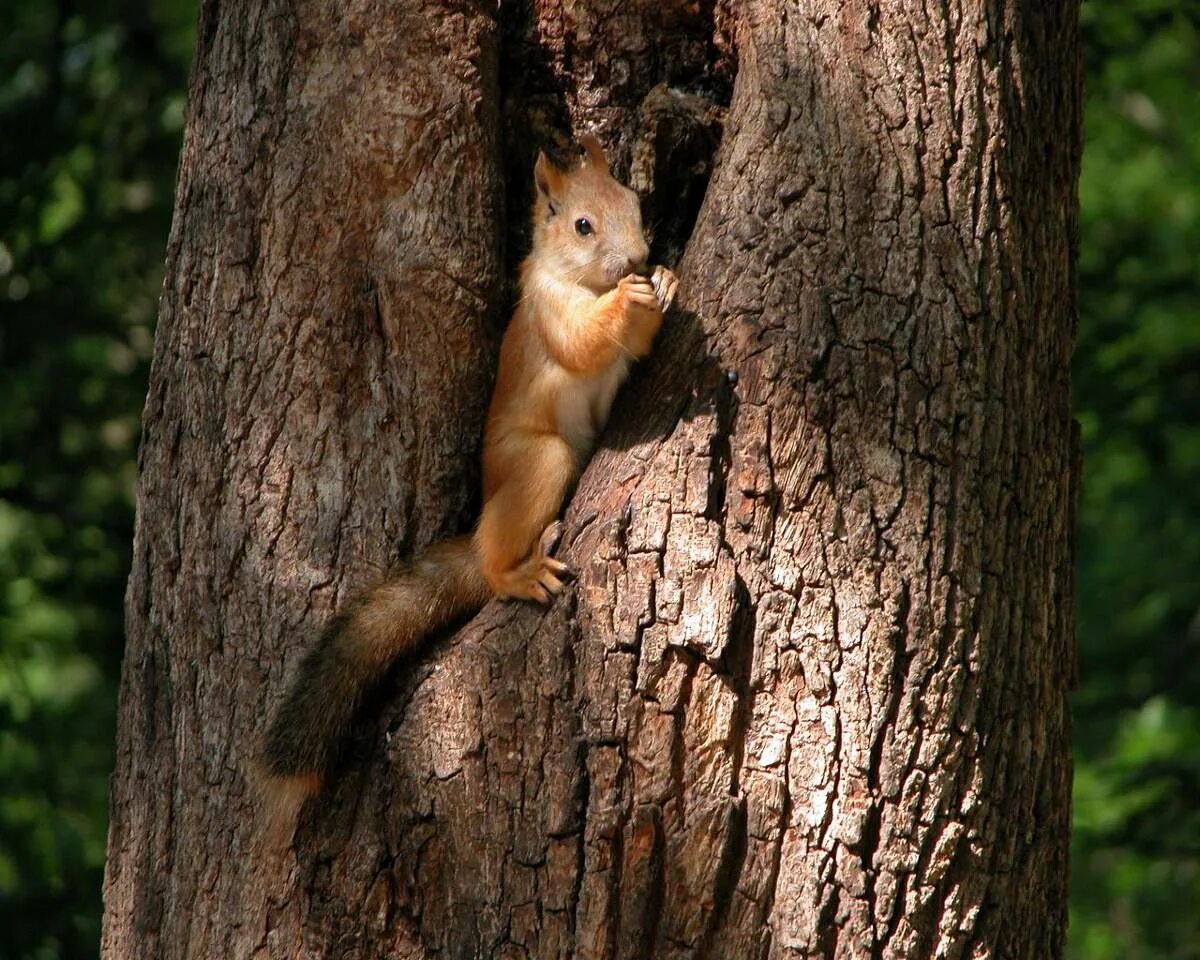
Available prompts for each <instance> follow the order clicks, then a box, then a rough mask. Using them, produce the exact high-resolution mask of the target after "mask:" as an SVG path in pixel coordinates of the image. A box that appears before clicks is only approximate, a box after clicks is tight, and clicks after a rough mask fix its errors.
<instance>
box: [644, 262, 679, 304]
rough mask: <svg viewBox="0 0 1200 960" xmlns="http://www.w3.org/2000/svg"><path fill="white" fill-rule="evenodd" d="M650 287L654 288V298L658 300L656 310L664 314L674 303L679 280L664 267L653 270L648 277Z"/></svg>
mask: <svg viewBox="0 0 1200 960" xmlns="http://www.w3.org/2000/svg"><path fill="white" fill-rule="evenodd" d="M650 285H651V286H652V287H653V288H654V296H655V298H656V299H657V300H658V308H659V309H660V310H662V312H663V313H666V312H667V311H668V310H670V309H671V304H672V303H674V302H675V288H676V287H678V286H679V278H678V277H677V276H675V274H673V273H672V272H671V271H670V270H668V269H667V268H666V267H664V266H661V265H660V266H657V267H655V268H654V274H653V276H651V277H650Z"/></svg>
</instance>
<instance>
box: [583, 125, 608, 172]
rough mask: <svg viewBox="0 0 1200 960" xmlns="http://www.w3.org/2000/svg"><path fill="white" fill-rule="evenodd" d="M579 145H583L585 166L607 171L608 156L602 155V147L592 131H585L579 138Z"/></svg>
mask: <svg viewBox="0 0 1200 960" xmlns="http://www.w3.org/2000/svg"><path fill="white" fill-rule="evenodd" d="M579 145H580V146H581V147H583V152H584V156H583V165H584V166H585V167H592V168H593V169H595V170H600V171H602V172H603V173H608V158H607V157H606V156H604V147H603V146H601V145H600V141H599V140H598V139H597V138H596V135H595V134H594V133H585V134H584V135H583V136H582V137H580V138H579Z"/></svg>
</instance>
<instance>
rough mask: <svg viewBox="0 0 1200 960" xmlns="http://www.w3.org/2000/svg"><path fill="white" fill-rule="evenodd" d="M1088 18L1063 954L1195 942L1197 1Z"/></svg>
mask: <svg viewBox="0 0 1200 960" xmlns="http://www.w3.org/2000/svg"><path fill="white" fill-rule="evenodd" d="M1083 18H1084V20H1083V23H1084V32H1085V39H1086V51H1087V60H1086V82H1087V87H1088V105H1087V118H1086V126H1085V137H1086V146H1085V150H1084V163H1083V177H1082V182H1081V184H1080V199H1081V204H1082V215H1083V222H1082V237H1081V239H1082V249H1081V259H1080V312H1081V324H1080V341H1079V352H1078V354H1077V359H1076V366H1075V385H1076V390H1075V395H1076V409H1077V415H1078V417H1079V420H1080V423H1081V426H1082V434H1083V442H1084V486H1083V493H1082V498H1081V503H1080V529H1079V589H1078V618H1079V657H1080V680H1081V683H1080V689H1079V693H1078V695H1077V697H1076V700H1075V714H1076V730H1077V738H1076V740H1077V750H1076V768H1077V770H1076V779H1075V835H1074V850H1073V864H1072V918H1071V937H1070V939H1071V954H1072V956H1073V957H1078V958H1087V960H1109V958H1112V960H1116V958H1122V960H1127V958H1140V957H1161V958H1190V957H1200V910H1198V909H1197V904H1200V809H1198V808H1197V804H1196V801H1195V798H1196V797H1197V796H1200V710H1197V705H1200V660H1198V659H1197V656H1196V654H1197V652H1198V648H1200V619H1197V618H1198V614H1200V593H1198V592H1197V586H1198V585H1200V583H1198V577H1197V574H1198V572H1200V483H1197V466H1198V465H1200V93H1198V92H1197V91H1200V4H1197V3H1180V2H1166V0H1136V2H1130V0H1104V2H1095V0H1092V2H1087V3H1085V4H1084V8H1083Z"/></svg>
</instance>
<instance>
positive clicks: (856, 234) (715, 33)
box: [103, 0, 1080, 960]
mask: <svg viewBox="0 0 1200 960" xmlns="http://www.w3.org/2000/svg"><path fill="white" fill-rule="evenodd" d="M1077 13H1078V11H1077V6H1076V5H1075V4H1074V3H1070V2H1051V3H1049V4H1048V5H1047V4H1045V3H1043V4H1038V5H1037V6H1036V7H1034V6H1033V5H1031V4H1027V3H1018V2H1008V3H991V2H989V3H983V2H972V3H956V4H950V5H948V6H943V7H941V8H938V9H937V10H930V9H928V8H927V7H926V5H924V4H920V3H915V2H914V3H908V2H904V0H895V2H886V3H879V2H875V3H869V2H853V3H849V4H846V3H841V4H832V3H828V2H816V0H812V2H802V3H800V4H798V5H791V4H783V3H775V2H756V0H746V2H742V3H738V4H726V3H721V4H716V5H714V4H708V3H701V4H696V5H682V4H661V5H646V7H645V8H644V9H643V8H639V7H634V8H631V7H630V5H628V4H622V3H617V2H615V0H610V2H601V3H596V4H591V5H588V6H586V8H584V6H583V5H566V4H558V3H554V2H547V3H539V4H537V5H524V4H517V3H506V4H502V5H501V6H500V8H499V11H497V10H496V9H495V8H493V7H490V6H489V7H483V6H477V5H473V4H455V5H444V4H434V3H425V4H421V3H414V2H408V3H402V4H399V5H386V6H385V5H378V4H376V3H373V2H369V0H356V2H354V3H352V4H350V5H349V6H346V5H341V6H340V7H339V8H338V9H337V10H334V9H333V8H319V9H318V8H313V7H310V6H305V5H302V6H301V7H299V8H296V9H294V10H293V8H292V7H288V6H284V5H282V4H276V3H268V4H267V5H266V6H265V7H263V8H261V9H258V10H254V11H247V10H243V9H239V8H236V7H231V6H229V5H226V4H221V5H217V4H215V3H206V4H205V5H204V9H203V12H202V16H201V31H200V36H201V42H200V49H199V51H198V55H197V63H196V67H195V70H194V75H193V80H192V91H191V105H190V108H189V110H190V112H189V120H188V128H187V134H186V141H185V147H184V153H183V157H182V160H181V170H180V182H179V193H178V200H177V207H176V215H175V224H174V227H173V230H172V237H171V242H170V247H169V256H168V264H167V281H166V285H165V288H164V297H163V303H162V308H161V312H160V324H159V332H158V340H157V344H156V356H155V363H154V368H153V371H152V375H151V385H150V395H149V397H148V400H147V407H146V416H145V434H144V439H143V446H142V454H141V481H140V490H139V519H138V531H137V541H136V545H135V556H134V568H133V573H132V576H131V580H130V588H129V595H128V605H127V609H128V619H129V642H128V648H127V653H126V660H125V668H124V670H125V672H124V679H123V684H122V694H121V712H120V717H121V722H120V732H119V748H118V767H117V772H116V776H115V778H114V782H113V817H112V827H111V832H110V841H109V864H108V871H107V876H106V882H105V903H106V915H105V933H104V943H103V953H104V956H105V957H108V958H113V960H115V958H119V957H138V958H142V957H182V956H238V957H240V956H263V957H267V956H280V957H292V956H301V955H303V956H321V957H330V958H333V957H344V956H354V957H358V958H371V957H385V956H387V957H397V956H398V957H411V958H427V957H428V958H431V957H435V956H447V957H485V956H486V957H502V958H516V957H567V956H570V957H576V958H589V957H596V958H645V957H730V958H732V957H739V958H740V957H747V958H757V957H786V956H806V957H808V956H821V957H839V958H840V957H847V958H854V957H926V956H928V957H934V956H958V957H983V956H997V957H1052V956H1060V955H1061V952H1062V939H1063V929H1064V925H1065V885H1066V851H1067V841H1068V831H1069V806H1070V728H1069V718H1068V714H1067V700H1066V696H1067V692H1068V688H1069V685H1070V683H1071V680H1072V675H1073V619H1072V610H1071V598H1072V591H1073V583H1072V577H1071V569H1072V553H1071V551H1072V544H1073V538H1072V535H1071V523H1072V498H1073V477H1074V474H1075V473H1076V472H1077V464H1073V462H1072V440H1071V426H1070V417H1069V407H1068V402H1069V383H1068V361H1069V357H1070V351H1071V348H1072V342H1073V336H1074V325H1075V292H1074V243H1075V231H1076V208H1075V182H1076V178H1077V174H1078V159H1079V158H1078V155H1079V116H1080V93H1079V64H1078V39H1077V35H1076V30H1077V22H1076V21H1077ZM568 125H569V126H570V127H572V128H573V129H574V131H575V132H581V131H582V130H584V129H587V128H589V127H594V128H596V129H598V130H599V131H600V132H601V133H602V135H603V136H604V137H605V138H606V140H607V141H608V143H609V144H610V146H613V147H615V148H616V150H617V153H618V157H619V166H621V167H622V168H623V169H625V170H628V171H629V173H630V175H631V178H632V179H633V181H634V182H635V184H636V185H637V186H638V187H639V189H640V190H641V191H643V193H644V194H646V195H647V197H648V202H649V203H650V204H651V206H652V207H654V208H655V209H656V210H657V216H658V219H659V220H660V223H661V224H662V236H661V237H660V238H659V243H658V244H656V250H657V251H658V252H659V253H660V254H661V255H667V256H670V255H672V253H673V251H675V250H679V249H682V250H683V252H682V256H681V259H680V262H679V270H678V272H679V274H680V277H681V287H680V290H681V300H682V309H680V310H677V311H676V313H675V314H674V315H672V316H671V317H670V318H668V322H667V327H665V328H664V331H663V333H664V335H663V336H662V338H661V340H660V343H659V345H658V347H657V348H656V352H655V354H654V355H653V356H652V357H651V358H650V359H649V360H648V361H647V362H646V363H644V364H642V366H641V369H640V370H638V371H637V372H636V373H635V376H634V377H633V379H632V380H631V382H630V384H629V385H628V386H627V387H626V389H625V391H624V393H623V395H622V397H621V398H620V399H619V401H618V405H617V409H616V411H615V412H614V414H613V418H612V427H611V428H610V430H609V431H608V433H607V435H606V436H605V437H604V438H603V440H602V442H601V445H600V449H599V450H598V451H597V454H596V456H595V458H594V460H593V462H592V464H591V466H590V467H589V468H588V470H587V471H586V473H585V474H584V476H583V478H582V479H581V481H580V483H579V486H578V489H577V491H576V494H575V496H574V498H573V500H572V502H571V504H570V506H569V508H568V510H567V515H566V521H567V533H566V536H565V538H564V545H563V547H562V548H560V555H562V556H563V557H564V558H565V559H567V560H568V561H569V562H571V563H573V564H574V565H575V566H576V568H577V569H578V571H579V579H578V582H577V584H576V586H575V588H574V591H573V593H572V595H571V596H569V597H566V598H563V599H560V600H559V601H558V602H557V603H556V604H555V605H554V606H553V607H552V608H551V609H550V610H548V611H541V610H538V609H535V608H532V607H529V606H523V605H501V604H492V605H490V606H489V607H487V608H486V609H485V610H484V611H483V612H482V613H481V614H480V615H479V616H478V617H477V618H475V619H474V620H473V621H472V622H471V623H470V624H468V625H466V626H465V627H464V628H463V629H462V630H460V631H459V632H458V633H457V634H455V636H454V637H453V638H448V639H443V640H441V641H438V642H436V643H435V644H433V645H432V646H431V648H430V650H429V652H428V653H427V654H426V655H425V656H423V657H421V658H420V659H419V660H417V661H413V662H410V663H408V664H406V665H404V666H403V667H402V668H401V670H399V671H398V672H397V675H396V677H395V679H394V681H390V682H389V683H388V684H386V685H385V687H384V689H382V690H381V691H380V693H379V695H378V697H377V702H376V703H375V704H374V705H373V706H372V708H371V709H370V710H368V711H367V712H366V713H365V714H364V716H363V718H362V721H361V723H360V725H359V729H358V731H357V733H356V736H355V740H354V743H353V744H352V745H351V749H350V750H349V751H348V756H347V757H346V759H345V761H344V762H343V763H342V765H341V767H340V768H339V770H338V771H337V773H336V774H335V776H334V777H333V783H332V784H331V786H330V788H329V790H328V791H327V793H326V795H325V796H323V797H322V798H321V800H320V801H319V802H317V803H315V804H312V805H311V807H310V809H309V810H308V811H307V813H306V815H305V816H304V818H303V819H302V821H301V826H300V829H299V831H298V833H297V837H296V844H295V849H294V855H289V856H288V857H286V858H284V860H283V861H280V862H270V861H266V860H263V859H262V858H261V857H260V856H259V851H258V848H257V840H258V833H257V831H258V823H257V819H256V807H255V803H256V801H255V798H254V796H253V793H252V791H251V790H250V788H249V786H248V784H247V783H246V780H245V775H244V771H245V763H246V760H247V758H248V757H249V755H250V752H251V750H252V748H253V746H254V740H255V737H256V736H257V735H258V734H259V732H260V731H261V729H262V726H263V725H264V724H265V722H266V720H267V717H268V716H269V712H270V708H272V707H273V706H274V705H275V704H276V703H277V702H278V699H279V698H280V697H281V696H282V695H283V692H284V689H285V678H286V675H287V671H288V668H289V667H290V666H291V665H294V663H295V661H296V660H297V659H298V658H299V656H300V655H301V654H302V652H303V651H304V650H305V649H306V648H307V646H308V645H309V644H310V643H311V642H312V640H313V638H314V637H315V635H316V633H317V632H318V631H319V628H320V626H321V624H322V623H323V622H324V620H325V619H327V618H328V616H329V615H330V614H331V612H332V611H333V609H334V608H335V607H336V606H337V604H338V602H339V601H340V600H344V599H345V597H346V596H347V595H348V594H349V593H350V592H352V591H353V590H354V589H355V588H356V587H358V586H361V585H362V584H363V583H364V582H366V581H367V580H368V579H369V578H370V577H371V576H372V574H373V572H375V571H377V570H378V568H379V567H381V566H383V565H385V564H386V563H388V562H389V561H391V560H394V559H396V557H397V556H400V555H404V554H407V553H410V552H412V550H413V549H414V548H415V547H417V546H419V545H421V544H423V543H426V542H428V541H429V540H431V539H433V538H434V537H435V536H437V535H440V534H442V533H445V532H447V531H449V530H450V529H453V528H455V527H456V526H461V525H463V524H465V523H467V522H469V518H470V507H471V503H472V499H473V496H474V494H473V483H474V470H475V467H474V458H475V456H476V453H475V451H476V449H477V443H478V429H479V425H480V423H481V419H482V412H483V406H484V404H485V402H486V395H487V389H488V386H489V385H490V378H491V375H492V365H493V362H494V349H495V344H496V334H497V333H498V330H499V328H500V325H501V324H502V322H503V315H504V311H505V309H506V302H505V301H506V293H505V281H504V275H505V270H506V268H507V269H508V270H511V268H512V267H513V266H514V265H515V260H516V258H517V257H518V256H519V255H520V247H519V245H520V242H521V240H520V237H521V233H520V230H519V228H514V227H513V225H514V224H519V223H522V222H523V221H524V218H525V205H524V204H525V196H526V195H527V191H528V188H527V186H526V185H525V181H526V180H527V178H528V164H529V162H530V160H531V150H532V146H533V145H534V144H533V143H532V142H531V141H532V140H533V139H546V140H549V139H552V138H553V136H554V135H555V134H556V133H557V135H558V136H559V137H560V138H561V139H562V140H563V141H565V139H566V134H567V130H566V127H567V126H568ZM531 131H532V133H531ZM722 131H723V132H722ZM718 143H719V146H718ZM527 148H528V149H527ZM714 149H715V153H714ZM527 153H529V154H530V156H526V154H527ZM683 168H686V169H683ZM665 174H669V175H670V176H672V177H676V176H677V177H679V180H678V181H677V182H676V183H674V184H672V185H671V186H670V187H668V185H666V184H664V183H662V182H656V177H657V178H661V177H662V176H664V175H665ZM639 178H640V179H639ZM505 180H507V186H506V187H505V186H503V183H504V181H505ZM674 196H678V197H679V198H680V200H679V202H678V203H677V204H672V203H671V199H672V197H674ZM701 196H702V197H703V203H702V205H699V207H698V209H697V204H698V201H699V198H700V197H701ZM693 197H694V198H695V199H694V200H692V199H689V198H693ZM505 206H507V225H506V222H505V221H506V218H505V216H503V215H502V210H503V209H504V207H505ZM693 216H694V217H695V220H694V224H693V223H692V219H693Z"/></svg>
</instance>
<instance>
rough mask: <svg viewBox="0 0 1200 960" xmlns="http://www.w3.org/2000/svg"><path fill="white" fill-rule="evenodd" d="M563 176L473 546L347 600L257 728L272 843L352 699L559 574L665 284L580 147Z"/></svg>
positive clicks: (630, 201)
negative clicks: (488, 611)
mask: <svg viewBox="0 0 1200 960" xmlns="http://www.w3.org/2000/svg"><path fill="white" fill-rule="evenodd" d="M580 143H581V145H582V147H583V151H584V152H583V158H582V161H581V162H580V164H579V165H578V166H577V167H575V168H574V169H572V170H570V171H563V170H560V169H558V168H557V167H556V166H555V165H554V164H553V163H552V162H551V161H550V160H549V159H548V158H547V157H546V155H545V154H544V153H539V154H538V158H537V163H536V165H535V166H534V186H535V188H536V190H535V194H536V195H535V198H534V203H533V245H532V250H531V252H530V254H529V256H528V257H527V258H526V259H525V261H524V262H523V263H522V264H521V270H520V294H521V295H520V300H519V301H518V303H517V307H516V311H515V312H514V314H513V317H512V321H511V322H510V323H509V326H508V329H507V331H506V332H505V334H504V340H503V343H502V344H501V347H500V366H499V371H498V374H497V378H496V387H495V391H494V392H493V394H492V402H491V407H490V409H489V411H488V417H487V425H486V427H485V429H484V435H483V509H482V513H481V515H480V518H479V523H478V525H477V526H476V529H475V533H474V535H469V536H461V537H455V538H452V539H449V540H445V541H442V542H441V543H437V544H434V545H432V546H431V547H429V548H428V549H427V550H425V551H424V552H423V553H422V554H420V555H419V556H418V557H417V558H416V559H415V560H414V561H413V562H412V563H411V565H409V566H408V567H407V569H404V570H402V571H399V572H398V574H397V575H395V576H393V577H392V578H391V579H388V580H386V581H385V582H383V583H382V584H380V585H379V586H377V587H375V588H374V589H373V590H370V591H369V592H367V593H366V594H364V595H363V596H361V597H359V598H358V599H356V600H355V601H353V602H352V603H351V604H350V605H349V606H348V607H347V608H346V609H345V610H343V611H342V612H340V613H339V614H338V615H337V616H335V617H334V618H333V619H332V620H331V621H330V622H329V624H328V626H327V627H326V629H325V631H324V633H323V634H322V636H321V639H320V641H319V642H318V643H317V645H316V646H315V647H314V648H313V649H312V650H311V651H310V652H309V653H308V654H307V655H306V656H305V658H304V660H303V661H302V662H301V664H300V668H299V670H298V672H297V674H296V677H295V679H294V680H293V683H292V686H291V689H290V690H289V691H288V694H287V697H286V699H285V700H284V702H283V705H282V706H281V707H280V709H279V711H278V713H277V714H276V715H275V718H274V720H273V722H272V723H271V726H270V728H269V729H268V732H267V736H266V739H265V742H264V744H263V747H262V750H261V753H260V755H259V758H258V761H257V774H258V779H259V781H260V784H261V786H262V788H263V791H264V793H265V795H266V800H267V804H268V808H269V819H270V821H271V828H270V829H271V833H272V834H273V835H274V837H275V838H276V839H279V838H280V837H282V836H283V835H284V834H285V833H286V835H288V836H290V832H291V828H292V827H293V826H294V824H295V820H296V815H297V814H298V813H299V810H300V807H301V806H302V805H303V803H304V801H305V800H306V799H307V798H308V797H309V796H311V795H312V794H314V793H315V792H316V791H317V790H318V789H319V787H320V784H321V777H322V775H323V774H324V771H325V768H326V766H327V764H328V762H329V760H330V758H331V755H332V754H333V752H334V750H335V749H336V747H337V745H338V743H339V742H340V741H341V739H342V738H343V737H344V736H345V734H346V732H347V730H348V728H349V726H350V723H351V721H352V720H353V717H354V714H355V711H356V709H357V707H358V704H359V702H360V701H361V699H362V696H363V694H364V693H366V692H367V690H369V689H370V687H371V686H372V685H373V684H374V683H375V682H376V681H378V680H379V679H380V677H381V676H382V675H383V673H384V672H385V671H386V670H387V668H388V667H389V666H390V665H391V664H392V663H393V662H394V661H395V659H396V658H397V657H398V656H399V655H400V654H402V653H404V652H406V651H408V650H411V649H412V648H413V647H415V646H416V645H417V644H418V643H419V642H420V641H421V639H422V638H423V637H424V636H426V635H427V634H429V633H430V632H431V631H433V630H436V629H438V628H439V627H442V626H444V625H445V624H447V623H449V622H450V621H452V620H454V619H457V618H459V617H461V616H464V615H466V614H468V613H471V612H473V611H474V610H477V609H478V608H479V607H481V606H482V605H483V604H484V603H485V602H486V601H487V600H488V599H489V598H490V597H492V596H497V597H503V598H511V599H522V600H533V601H536V602H538V603H542V604H546V603H549V602H550V600H551V598H552V597H553V596H554V595H555V594H557V593H559V591H561V590H562V588H563V582H562V581H563V577H564V576H567V575H568V574H569V571H568V568H567V567H566V565H564V564H563V563H561V562H560V561H558V560H555V559H554V558H553V557H552V556H550V552H551V550H553V548H554V546H555V545H556V543H557V540H558V536H559V533H560V531H561V524H560V523H558V521H557V517H558V513H559V510H560V509H561V507H562V503H563V499H564V497H565V496H566V494H567V492H568V490H569V489H570V487H571V486H572V484H574V482H575V481H576V479H577V478H578V477H579V473H580V471H581V470H582V468H583V466H584V464H585V463H586V462H587V459H588V457H589V456H590V454H591V449H592V443H593V441H594V439H595V437H596V434H597V433H598V432H599V431H600V429H601V428H602V427H603V426H604V423H605V421H606V420H607V419H608V413H609V408H610V407H611V406H612V401H613V396H614V395H615V393H616V391H617V388H618V387H619V386H620V384H621V382H622V381H623V380H624V379H625V377H626V375H627V374H628V372H629V367H630V364H631V362H632V361H633V360H636V359H637V358H639V357H643V356H645V355H646V354H647V353H649V352H650V346H651V344H652V343H653V341H654V336H655V334H657V333H658V329H659V327H660V326H661V325H662V318H663V312H664V311H666V310H667V309H668V308H669V307H670V305H671V302H672V300H673V299H674V297H675V289H676V285H677V280H676V278H675V276H674V274H672V273H671V271H670V270H667V269H666V268H665V267H661V266H660V267H656V268H655V269H654V271H653V274H652V276H650V277H646V276H644V275H643V274H645V273H646V272H647V268H646V258H647V257H648V256H649V253H650V251H649V247H648V246H647V244H646V238H645V235H644V232H643V230H642V218H641V212H640V209H639V206H638V198H637V194H635V193H634V192H633V191H632V190H630V189H629V188H628V187H625V186H623V185H622V184H620V183H618V182H617V181H616V180H615V179H613V177H612V175H611V173H610V172H609V169H608V162H607V160H606V159H605V156H604V151H603V148H602V147H601V146H600V142H599V141H598V140H597V139H596V138H595V137H593V136H590V135H589V136H585V137H583V138H581V140H580Z"/></svg>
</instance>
